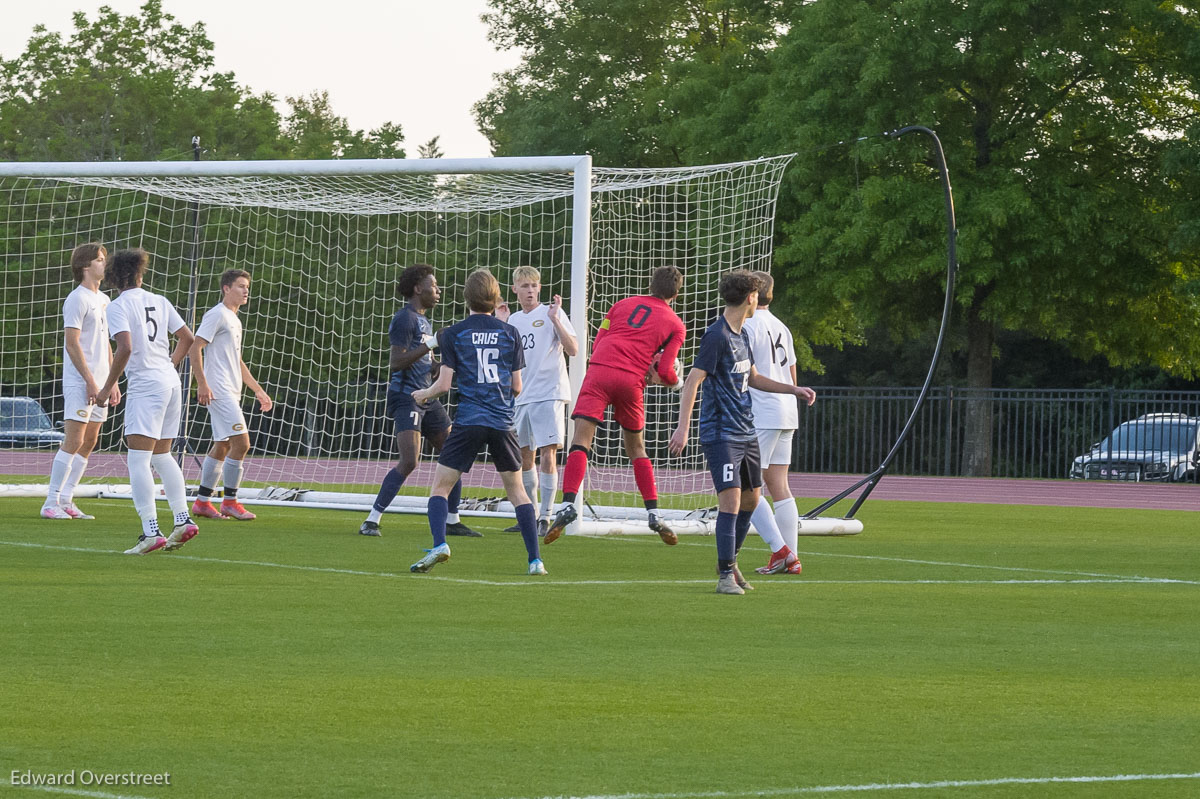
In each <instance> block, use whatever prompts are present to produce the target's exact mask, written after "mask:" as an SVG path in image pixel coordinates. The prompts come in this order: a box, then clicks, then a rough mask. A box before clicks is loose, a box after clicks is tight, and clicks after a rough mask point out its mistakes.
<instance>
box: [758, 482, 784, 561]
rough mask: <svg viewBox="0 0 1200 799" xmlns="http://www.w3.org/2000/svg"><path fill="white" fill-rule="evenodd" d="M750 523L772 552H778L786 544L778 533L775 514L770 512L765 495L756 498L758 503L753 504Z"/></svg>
mask: <svg viewBox="0 0 1200 799" xmlns="http://www.w3.org/2000/svg"><path fill="white" fill-rule="evenodd" d="M750 523H751V524H753V525H754V529H755V530H756V531H757V532H758V534H759V535H760V536H761V537H762V540H763V543H765V544H766V545H767V546H768V547H770V549H771V551H772V552H778V551H779V550H780V549H782V548H783V547H785V546H787V542H785V541H784V540H783V536H782V535H780V534H779V527H778V526H777V525H776V524H775V514H773V513H771V504H770V503H769V502H767V498H766V497H763V496H760V497H759V498H758V505H757V506H755V508H754V513H753V515H751V516H750Z"/></svg>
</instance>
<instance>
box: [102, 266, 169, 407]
mask: <svg viewBox="0 0 1200 799" xmlns="http://www.w3.org/2000/svg"><path fill="white" fill-rule="evenodd" d="M183 324H184V322H183V319H182V318H181V317H180V316H179V312H178V311H176V310H175V306H174V305H172V304H171V303H170V302H168V301H167V298H166V297H160V296H159V295H157V294H151V293H150V292H148V291H146V290H145V289H140V288H136V289H128V290H127V291H123V292H121V294H120V296H118V297H117V298H116V299H115V300H113V301H112V302H111V303H110V304H109V306H108V332H109V335H111V336H112V337H113V338H116V336H117V334H118V333H128V334H129V339H130V346H131V347H132V349H133V352H132V353H131V354H130V356H129V364H128V365H127V366H126V367H125V375H126V377H127V378H128V380H129V393H130V394H134V393H142V392H145V393H148V394H157V393H159V392H161V391H164V390H166V389H170V388H172V387H174V388H179V373H178V372H176V371H175V367H174V366H172V365H171V342H170V339H171V334H172V333H174V332H175V331H176V330H178V329H179V328H181V327H183Z"/></svg>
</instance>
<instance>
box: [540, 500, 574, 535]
mask: <svg viewBox="0 0 1200 799" xmlns="http://www.w3.org/2000/svg"><path fill="white" fill-rule="evenodd" d="M578 518H579V511H577V510H575V503H573V502H570V503H565V504H563V506H562V507H561V508H559V509H558V513H556V514H554V521H552V522H550V528H549V529H548V530H546V535H545V536H543V537H542V543H543V544H553V543H554V542H555V541H557V540H558V538H559V536H561V535H562V534H563V530H566V529H567V525H569V524H570V523H571V522H573V521H575V520H576V519H578Z"/></svg>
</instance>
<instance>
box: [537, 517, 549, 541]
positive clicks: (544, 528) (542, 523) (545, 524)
mask: <svg viewBox="0 0 1200 799" xmlns="http://www.w3.org/2000/svg"><path fill="white" fill-rule="evenodd" d="M549 531H550V520H549V519H538V526H537V534H538V538H541V537H542V536H544V535H545V534H546V533H548V532H549Z"/></svg>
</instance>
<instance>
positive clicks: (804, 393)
mask: <svg viewBox="0 0 1200 799" xmlns="http://www.w3.org/2000/svg"><path fill="white" fill-rule="evenodd" d="M749 383H750V388H756V389H758V390H759V391H766V392H768V393H771V394H793V395H795V396H797V397H799V398H800V399H802V400H804V401H805V403H807V404H809V405H812V404H813V403H814V402H816V401H817V392H815V391H813V390H812V389H811V388H809V387H808V386H790V385H788V384H787V383H780V382H779V381H778V380H772V379H771V378H769V377H766V376H764V375H760V374H759V373H758V370H757V369H755V368H754V367H753V366H751V367H750V380H749Z"/></svg>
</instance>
